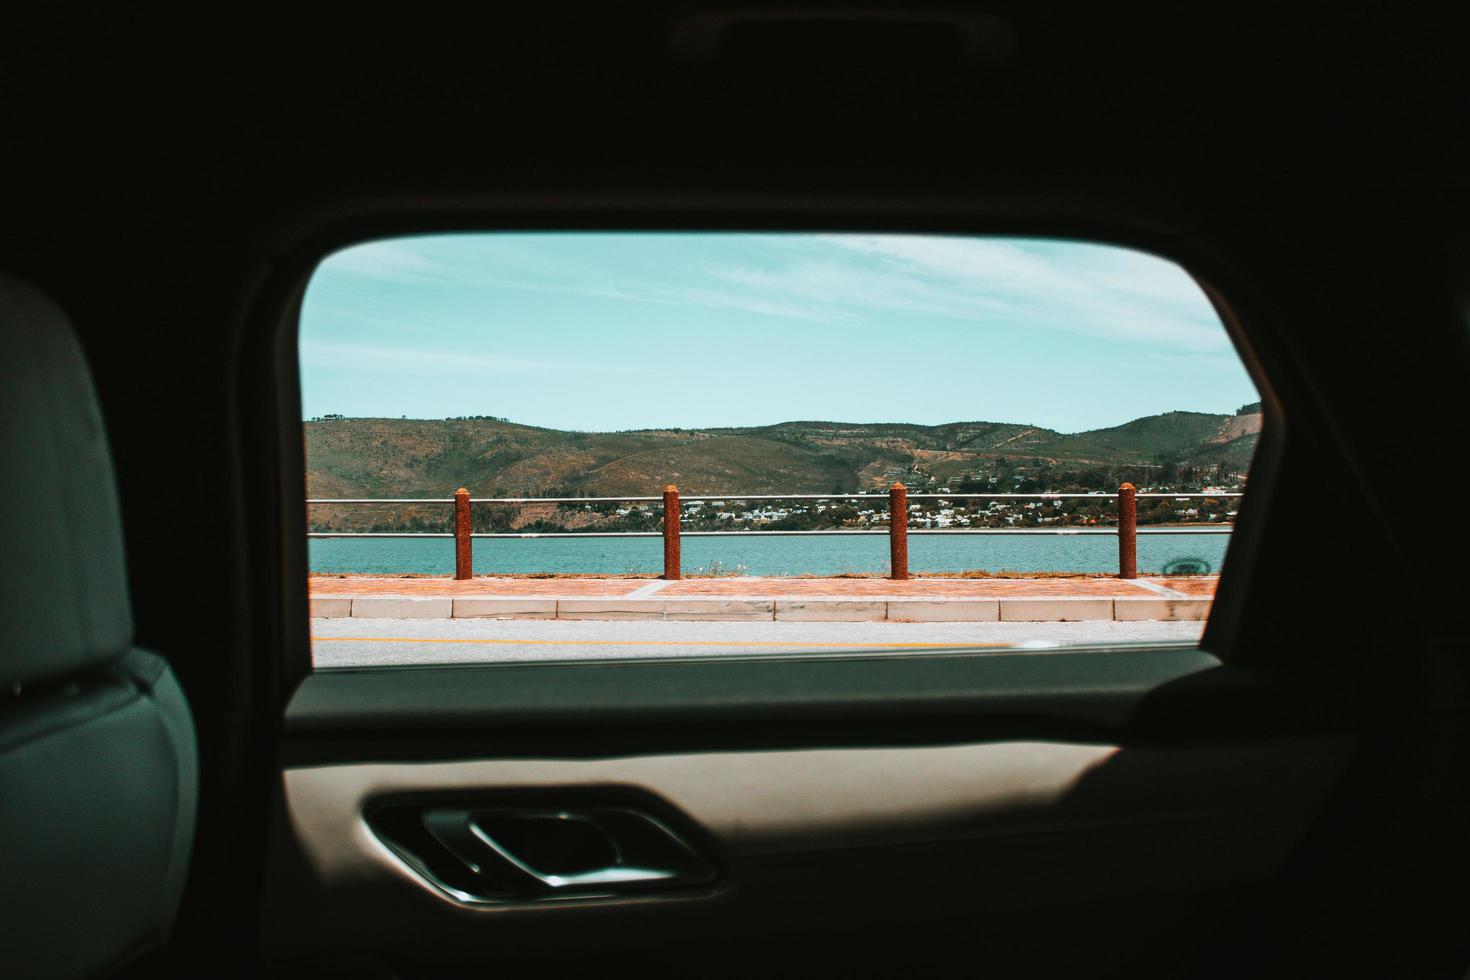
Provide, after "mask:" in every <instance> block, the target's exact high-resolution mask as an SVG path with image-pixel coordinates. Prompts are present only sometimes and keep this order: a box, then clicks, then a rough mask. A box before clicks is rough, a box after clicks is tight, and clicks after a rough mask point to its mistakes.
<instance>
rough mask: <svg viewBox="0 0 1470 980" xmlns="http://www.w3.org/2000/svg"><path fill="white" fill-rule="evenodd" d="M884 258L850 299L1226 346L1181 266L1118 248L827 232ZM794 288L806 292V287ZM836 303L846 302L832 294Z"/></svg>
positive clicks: (1185, 344)
mask: <svg viewBox="0 0 1470 980" xmlns="http://www.w3.org/2000/svg"><path fill="white" fill-rule="evenodd" d="M820 237H821V240H822V241H824V242H827V243H830V244H833V245H836V246H838V247H840V248H843V249H846V250H848V251H850V252H854V253H857V254H860V255H863V256H865V257H867V258H869V259H873V260H876V261H877V263H878V266H879V272H878V273H877V274H876V275H875V274H872V273H861V270H858V271H859V272H860V273H861V274H860V275H858V276H855V277H853V278H855V279H859V280H861V281H859V282H857V283H856V284H854V285H853V286H852V289H853V291H852V292H851V293H850V294H849V295H851V296H853V297H855V298H859V299H860V300H861V301H862V302H865V303H872V304H875V305H879V306H891V307H900V308H914V309H926V310H928V311H929V312H937V313H942V314H943V315H946V316H954V317H961V318H967V319H979V318H981V317H983V316H989V315H995V314H1006V313H1009V314H1014V315H1016V316H1018V317H1019V318H1021V319H1023V320H1024V321H1025V322H1026V324H1028V325H1034V326H1040V327H1045V328H1048V329H1053V330H1062V331H1069V332H1076V333H1087V334H1095V335H1100V336H1105V337H1111V338H1114V339H1118V340H1142V341H1149V342H1156V343H1161V344H1166V345H1169V346H1176V347H1181V348H1184V349H1189V350H1216V349H1221V348H1225V347H1227V346H1228V341H1227V339H1226V336H1225V332H1224V330H1223V328H1222V327H1221V326H1220V324H1219V321H1218V320H1217V319H1216V317H1215V314H1214V311H1213V310H1212V309H1211V307H1210V305H1209V302H1208V301H1207V300H1206V299H1205V296H1204V294H1203V292H1202V291H1201V290H1200V289H1199V287H1198V286H1197V285H1195V283H1194V282H1193V280H1191V279H1190V278H1189V276H1188V275H1187V274H1186V273H1185V272H1184V271H1183V270H1181V269H1179V268H1178V267H1177V266H1175V265H1173V264H1172V263H1170V262H1166V261H1164V260H1162V259H1158V258H1155V257H1153V256H1150V255H1145V254H1143V253H1140V252H1134V251H1132V250H1129V249H1122V248H1117V247H1112V246H1096V245H1085V244H1076V243H1050V242H1049V243H1044V244H1043V243H1035V244H1031V243H1026V244H1022V243H1015V242H1006V241H996V240H987V239H974V238H944V237H920V236H911V235H827V236H820ZM796 288H798V289H800V288H803V287H801V286H800V285H798V286H797V287H796ZM830 295H831V298H832V299H833V300H834V301H840V299H841V296H840V295H839V294H837V293H835V292H833V293H831V294H830Z"/></svg>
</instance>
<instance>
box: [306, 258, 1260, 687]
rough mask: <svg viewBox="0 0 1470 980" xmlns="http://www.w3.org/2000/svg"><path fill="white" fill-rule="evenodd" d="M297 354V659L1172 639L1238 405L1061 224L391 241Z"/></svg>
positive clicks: (1110, 262)
mask: <svg viewBox="0 0 1470 980" xmlns="http://www.w3.org/2000/svg"><path fill="white" fill-rule="evenodd" d="M300 338H301V339H300V344H301V346H300V355H301V365H302V396H303V405H304V408H305V415H306V417H305V419H304V420H303V424H304V426H305V441H306V450H307V467H308V472H307V498H308V501H307V507H308V522H309V528H310V534H311V540H310V549H309V550H310V569H311V578H310V581H309V583H308V587H309V590H310V595H311V609H312V616H313V637H314V650H315V658H316V663H317V665H318V666H319V667H332V666H348V665H355V664H363V663H371V664H381V665H394V664H424V663H445V662H465V661H469V662H499V661H505V662H517V661H525V660H548V659H550V660H561V659H584V658H606V657H622V656H713V655H753V654H765V653H792V652H797V653H820V652H828V651H832V652H840V651H850V650H853V649H876V650H887V651H904V650H934V649H948V648H954V649H959V648H973V647H976V646H979V647H992V646H993V647H997V648H1000V647H1016V646H1022V647H1053V646H1066V645H1076V644H1112V643H1129V644H1133V643H1174V644H1179V643H1186V644H1193V643H1195V642H1196V641H1197V639H1198V637H1199V635H1200V631H1201V629H1202V626H1203V623H1204V621H1205V619H1206V617H1207V616H1208V614H1209V610H1210V607H1211V601H1212V597H1213V595H1214V592H1215V588H1216V584H1217V582H1218V579H1219V574H1220V572H1221V569H1222V568H1223V567H1224V565H1225V557H1226V553H1227V550H1228V545H1229V542H1230V537H1231V533H1232V530H1233V525H1234V522H1235V519H1236V515H1237V513H1238V511H1239V506H1240V499H1241V496H1242V495H1243V493H1244V492H1245V489H1246V484H1247V476H1248V472H1249V468H1250V462H1251V458H1252V455H1253V453H1254V450H1255V446H1256V442H1257V440H1258V437H1259V435H1260V432H1261V427H1262V420H1263V415H1262V411H1261V402H1260V396H1259V394H1258V392H1257V390H1256V388H1255V387H1254V385H1253V383H1252V381H1251V379H1250V377H1249V376H1248V374H1247V373H1246V371H1245V369H1244V367H1243V366H1242V363H1241V360H1240V358H1239V356H1238V355H1237V353H1236V351H1235V350H1234V348H1233V347H1232V345H1231V342H1230V339H1229V337H1228V336H1227V333H1226V331H1225V329H1224V327H1223V326H1222V324H1221V322H1220V320H1219V318H1218V316H1217V314H1216V313H1215V311H1214V309H1213V308H1212V306H1211V304H1210V303H1209V301H1208V300H1207V299H1206V297H1205V296H1204V294H1203V292H1202V291H1201V289H1200V287H1199V286H1198V285H1197V284H1196V283H1195V281H1194V280H1193V279H1192V278H1191V277H1190V276H1189V275H1188V273H1186V272H1185V271H1184V270H1182V269H1181V268H1180V267H1179V266H1177V265H1175V264H1174V263H1172V262H1169V261H1166V260H1164V259H1161V258H1158V257H1155V256H1152V255H1147V254H1144V253H1141V252H1137V251H1133V250H1129V249H1124V248H1119V247H1114V246H1106V245H1097V244H1088V243H1080V242H1068V241H1049V240H1032V239H995V238H964V237H941V236H908V235H857V234H826V235H812V234H731V233H703V234H649V233H636V234H635V233H629V234H612V233H549V234H523V233H517V234H509V233H500V234H475V235H437V236H428V237H418V238H402V239H394V240H385V241H377V242H369V243H365V244H362V245H358V246H355V247H352V248H349V249H345V250H343V251H340V252H338V253H336V254H334V255H331V256H329V257H328V258H327V259H326V260H325V261H323V262H322V264H321V265H320V267H319V268H318V270H317V272H316V274H315V276H314V277H313V279H312V281H311V283H310V286H309V289H308V292H307V296H306V300H305V303H304V307H303V311H302V316H301V334H300Z"/></svg>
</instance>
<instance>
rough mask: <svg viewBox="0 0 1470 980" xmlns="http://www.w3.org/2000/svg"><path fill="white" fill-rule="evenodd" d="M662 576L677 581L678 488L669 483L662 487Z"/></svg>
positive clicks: (678, 576)
mask: <svg viewBox="0 0 1470 980" xmlns="http://www.w3.org/2000/svg"><path fill="white" fill-rule="evenodd" d="M664 578H666V579H668V580H669V581H677V580H678V579H679V578H680V575H679V488H678V487H676V486H674V485H673V484H672V483H670V484H669V485H668V486H666V487H664Z"/></svg>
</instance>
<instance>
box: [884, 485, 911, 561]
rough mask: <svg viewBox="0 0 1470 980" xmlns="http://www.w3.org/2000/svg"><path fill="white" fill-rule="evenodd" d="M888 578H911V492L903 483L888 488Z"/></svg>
mask: <svg viewBox="0 0 1470 980" xmlns="http://www.w3.org/2000/svg"><path fill="white" fill-rule="evenodd" d="M888 577H889V578H892V579H898V580H900V581H903V580H905V579H907V578H908V577H909V492H908V488H906V487H905V486H904V485H903V484H902V483H895V484H894V485H893V486H891V487H889V488H888Z"/></svg>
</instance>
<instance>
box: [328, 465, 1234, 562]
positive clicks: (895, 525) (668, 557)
mask: <svg viewBox="0 0 1470 980" xmlns="http://www.w3.org/2000/svg"><path fill="white" fill-rule="evenodd" d="M1240 496H1243V494H1241V493H1240V492H1238V491H1220V492H1217V493H1209V492H1188V493H1139V492H1138V491H1137V490H1136V488H1134V486H1133V484H1131V483H1125V484H1123V485H1122V486H1121V487H1119V488H1118V492H1117V493H1116V494H1110V493H983V492H982V493H909V492H908V490H907V489H906V488H905V487H904V485H903V484H902V483H895V484H893V486H892V487H890V488H889V490H888V492H887V493H886V494H882V493H780V494H760V493H756V494H733V493H726V494H701V495H699V496H692V497H683V498H681V497H680V496H679V490H678V488H677V487H675V486H673V485H672V484H671V485H669V486H667V487H665V488H664V491H663V493H662V494H661V495H660V496H632V497H471V496H470V492H469V490H467V489H464V488H460V489H459V490H457V491H455V494H454V496H453V497H320V498H309V499H308V500H307V501H306V503H307V504H309V505H317V504H326V505H332V504H343V505H354V504H453V505H454V530H453V531H452V532H434V531H312V532H309V533H308V534H307V537H311V538H453V539H454V577H455V578H456V579H468V578H471V577H472V575H473V572H472V569H471V564H472V559H473V544H472V542H473V540H474V539H475V538H656V537H661V538H663V542H664V570H663V576H662V577H663V578H665V579H678V578H681V577H682V572H681V567H680V545H679V542H680V539H681V538H685V537H714V536H717V535H731V534H759V535H773V536H781V535H784V536H793V535H827V536H838V535H874V534H883V535H887V537H888V542H889V544H888V548H889V575H888V577H889V578H892V579H900V580H901V579H907V578H908V577H909V561H908V554H909V552H908V537H909V535H910V534H1052V535H1067V534H1075V535H1092V534H1097V535H1116V536H1117V538H1118V577H1119V578H1137V577H1138V536H1139V535H1140V534H1229V533H1230V532H1231V530H1232V528H1231V526H1230V525H1228V524H1225V525H1208V526H1203V527H1160V528H1147V527H1146V528H1139V527H1138V505H1137V501H1138V499H1139V498H1144V499H1150V498H1152V499H1171V498H1172V499H1175V500H1190V499H1202V498H1210V499H1214V500H1221V499H1225V498H1233V497H1240ZM994 499H1001V500H1009V499H1022V500H1065V499H1089V500H1115V501H1116V502H1117V508H1118V523H1117V525H1116V526H1114V527H1070V526H1062V527H1057V528H963V527H962V528H915V529H913V530H910V528H909V526H908V524H909V501H910V500H940V501H950V500H994ZM726 500H738V501H742V502H745V503H749V502H750V501H752V500H817V501H828V500H871V501H878V502H881V501H885V500H886V501H887V503H888V527H887V528H886V529H867V528H858V529H852V530H836V529H832V530H827V529H822V530H808V531H798V530H777V531H683V530H681V529H680V527H679V524H680V516H681V508H682V507H683V505H684V504H694V503H713V502H723V501H726ZM591 503H599V504H611V503H661V504H663V529H662V530H659V531H531V532H517V531H480V532H476V531H474V530H473V528H472V526H471V521H470V507H471V505H473V504H591Z"/></svg>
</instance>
